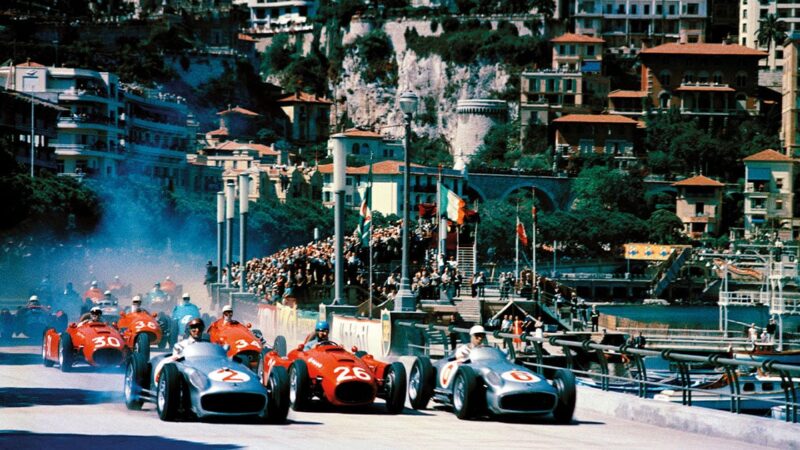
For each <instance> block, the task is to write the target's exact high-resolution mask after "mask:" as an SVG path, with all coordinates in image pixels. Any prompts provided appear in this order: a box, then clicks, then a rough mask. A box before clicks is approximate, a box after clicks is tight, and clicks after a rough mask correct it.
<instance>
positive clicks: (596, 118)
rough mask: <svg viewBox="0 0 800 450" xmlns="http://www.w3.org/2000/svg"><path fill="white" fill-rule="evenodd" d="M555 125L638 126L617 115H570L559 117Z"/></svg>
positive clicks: (629, 119) (630, 120)
mask: <svg viewBox="0 0 800 450" xmlns="http://www.w3.org/2000/svg"><path fill="white" fill-rule="evenodd" d="M553 123H618V124H624V125H637V124H638V122H636V121H635V120H633V119H631V118H628V117H625V116H616V115H607V114H569V115H566V116H562V117H559V118H558V119H556V120H554V121H553Z"/></svg>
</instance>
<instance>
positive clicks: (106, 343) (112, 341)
mask: <svg viewBox="0 0 800 450" xmlns="http://www.w3.org/2000/svg"><path fill="white" fill-rule="evenodd" d="M92 342H94V346H95V347H96V348H102V347H119V346H121V345H122V343H121V342H120V341H119V339H117V338H115V337H114V336H98V337H96V338H94V339H92Z"/></svg>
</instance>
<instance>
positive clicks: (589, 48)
mask: <svg viewBox="0 0 800 450" xmlns="http://www.w3.org/2000/svg"><path fill="white" fill-rule="evenodd" d="M586 56H594V45H589V46H587V47H586Z"/></svg>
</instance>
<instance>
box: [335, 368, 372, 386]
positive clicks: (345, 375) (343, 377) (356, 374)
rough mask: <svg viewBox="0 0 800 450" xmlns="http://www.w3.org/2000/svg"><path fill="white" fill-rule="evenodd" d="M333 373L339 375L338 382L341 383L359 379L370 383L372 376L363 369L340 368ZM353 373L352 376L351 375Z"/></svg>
mask: <svg viewBox="0 0 800 450" xmlns="http://www.w3.org/2000/svg"><path fill="white" fill-rule="evenodd" d="M333 373H335V374H338V376H337V377H336V382H337V383H341V382H342V381H349V380H353V379H356V378H358V379H359V380H363V381H369V380H370V376H369V373H367V371H366V370H364V369H362V368H361V367H345V366H339V367H337V368H335V369H333ZM351 373H352V375H351Z"/></svg>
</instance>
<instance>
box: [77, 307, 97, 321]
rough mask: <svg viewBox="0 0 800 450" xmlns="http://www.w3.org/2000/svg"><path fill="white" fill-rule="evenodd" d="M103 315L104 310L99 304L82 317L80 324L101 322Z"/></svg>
mask: <svg viewBox="0 0 800 450" xmlns="http://www.w3.org/2000/svg"><path fill="white" fill-rule="evenodd" d="M102 315H103V310H102V309H100V307H99V306H94V307H92V309H90V310H89V312H88V313H85V314H84V315H82V316H81V318H80V321H79V322H80V323H79V324H78V325H83V324H85V323H88V322H100V321H101V320H100V317H101V316H102Z"/></svg>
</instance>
